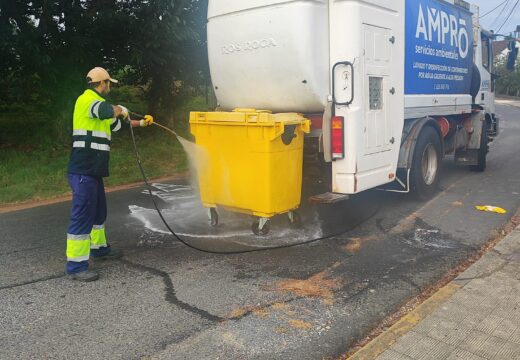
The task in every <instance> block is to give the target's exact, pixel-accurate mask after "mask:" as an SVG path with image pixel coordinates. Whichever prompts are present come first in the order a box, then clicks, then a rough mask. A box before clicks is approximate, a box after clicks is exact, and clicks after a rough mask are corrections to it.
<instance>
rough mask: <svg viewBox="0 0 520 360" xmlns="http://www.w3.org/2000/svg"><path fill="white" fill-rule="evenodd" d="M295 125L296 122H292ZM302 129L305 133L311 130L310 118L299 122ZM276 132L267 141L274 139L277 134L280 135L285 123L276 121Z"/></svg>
mask: <svg viewBox="0 0 520 360" xmlns="http://www.w3.org/2000/svg"><path fill="white" fill-rule="evenodd" d="M294 125H297V124H294ZM298 125H299V126H300V127H301V129H302V131H303V132H304V133H306V134H308V133H310V132H311V122H310V120H307V119H305V120H304V121H303V122H302V123H301V124H298ZM276 127H277V129H276V132H275V133H274V135H273V136H271V138H270V139H269V141H273V140H276V138H278V137H279V136H281V135H282V134H283V133H284V132H285V123H276Z"/></svg>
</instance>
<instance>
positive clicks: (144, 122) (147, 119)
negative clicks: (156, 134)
mask: <svg viewBox="0 0 520 360" xmlns="http://www.w3.org/2000/svg"><path fill="white" fill-rule="evenodd" d="M152 124H153V116H152V115H145V116H144V118H143V119H142V120H141V121H140V122H139V125H141V127H145V126H148V125H152Z"/></svg>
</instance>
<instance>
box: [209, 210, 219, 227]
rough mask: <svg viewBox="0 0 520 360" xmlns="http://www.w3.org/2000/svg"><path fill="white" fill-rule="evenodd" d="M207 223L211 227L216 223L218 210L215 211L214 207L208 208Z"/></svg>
mask: <svg viewBox="0 0 520 360" xmlns="http://www.w3.org/2000/svg"><path fill="white" fill-rule="evenodd" d="M209 224H210V226H212V227H215V226H217V225H218V212H217V209H216V208H210V209H209Z"/></svg>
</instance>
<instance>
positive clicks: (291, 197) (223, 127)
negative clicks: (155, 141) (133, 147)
mask: <svg viewBox="0 0 520 360" xmlns="http://www.w3.org/2000/svg"><path fill="white" fill-rule="evenodd" d="M190 129H191V133H192V134H193V135H194V137H195V143H196V144H197V145H198V147H200V148H202V149H203V151H204V153H205V157H206V158H207V159H206V160H205V161H204V166H202V167H201V166H199V169H198V182H199V187H200V197H201V200H202V203H203V205H204V207H206V208H208V210H209V215H210V222H211V224H212V225H213V226H216V225H217V224H218V213H217V211H216V208H217V206H218V207H223V208H225V209H228V210H231V211H234V212H240V213H245V214H250V215H253V216H255V217H256V219H255V221H253V224H252V230H253V232H254V233H255V234H267V233H268V231H269V219H270V218H271V217H273V216H274V215H278V214H288V216H289V219H290V220H291V221H298V220H299V217H298V219H297V218H296V217H297V214H296V213H295V212H294V211H295V210H296V209H297V208H298V207H299V206H300V201H301V190H302V168H303V139H304V133H308V132H309V131H310V122H309V120H307V119H305V118H304V117H303V116H302V115H300V114H296V113H283V114H272V113H271V112H269V111H261V110H255V109H236V110H234V111H232V112H192V113H190Z"/></svg>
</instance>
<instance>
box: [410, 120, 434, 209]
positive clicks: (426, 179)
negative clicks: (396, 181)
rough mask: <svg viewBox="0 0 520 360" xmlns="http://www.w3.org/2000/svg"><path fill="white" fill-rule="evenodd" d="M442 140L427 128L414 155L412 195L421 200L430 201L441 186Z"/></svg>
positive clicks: (423, 131)
mask: <svg viewBox="0 0 520 360" xmlns="http://www.w3.org/2000/svg"><path fill="white" fill-rule="evenodd" d="M441 160H442V154H441V139H440V137H439V134H438V133H437V132H436V131H435V130H434V129H433V128H432V127H429V126H427V127H425V128H424V129H423V130H422V131H421V134H420V135H419V139H418V140H417V144H416V145H415V151H414V154H413V160H412V168H411V173H410V186H411V191H412V193H413V194H414V195H415V196H416V197H417V198H418V199H420V200H428V199H429V198H431V197H432V196H433V194H434V193H435V191H436V190H437V187H438V185H439V178H440V171H441Z"/></svg>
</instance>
